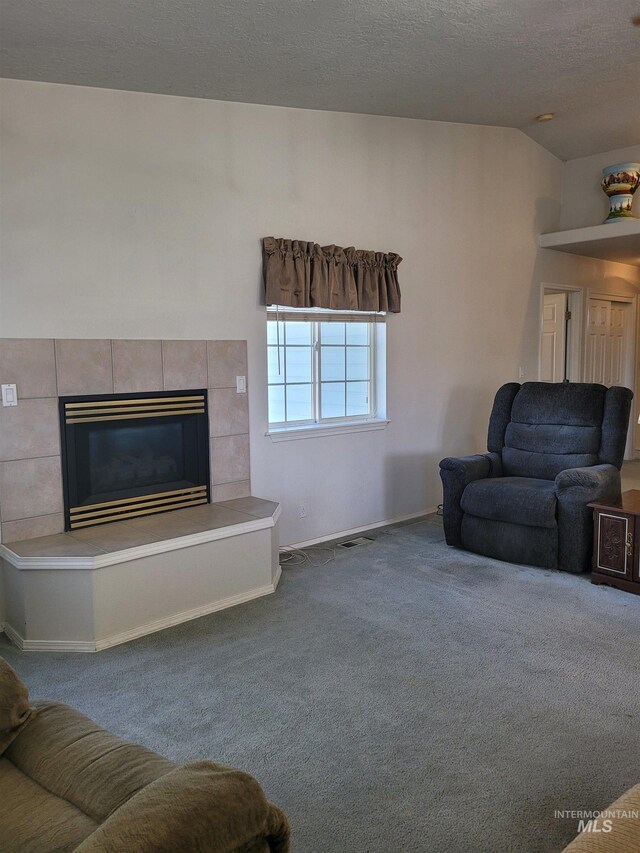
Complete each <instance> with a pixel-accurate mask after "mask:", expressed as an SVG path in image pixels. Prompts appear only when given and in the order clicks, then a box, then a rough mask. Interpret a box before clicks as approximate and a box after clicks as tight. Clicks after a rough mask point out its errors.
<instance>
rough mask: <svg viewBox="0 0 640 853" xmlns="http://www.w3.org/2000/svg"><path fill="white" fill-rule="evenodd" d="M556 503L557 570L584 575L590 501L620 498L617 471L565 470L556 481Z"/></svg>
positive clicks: (611, 468) (597, 468) (604, 468)
mask: <svg viewBox="0 0 640 853" xmlns="http://www.w3.org/2000/svg"><path fill="white" fill-rule="evenodd" d="M555 484H556V497H557V500H558V566H559V568H560V569H562V570H563V571H566V572H576V573H577V572H584V571H587V570H588V569H589V567H590V564H591V552H592V548H593V512H592V510H591V508H590V507H589V506H588V504H589V503H592V502H593V501H600V502H607V501H611V500H616V499H617V498H618V497H619V496H620V491H621V482H620V471H619V470H618V469H617V468H616V467H615V465H593V466H591V467H588V468H568V469H567V470H566V471H561V472H560V473H559V474H558V476H557V477H556V481H555Z"/></svg>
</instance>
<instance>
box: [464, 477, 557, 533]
mask: <svg viewBox="0 0 640 853" xmlns="http://www.w3.org/2000/svg"><path fill="white" fill-rule="evenodd" d="M460 505H461V506H462V509H463V511H464V512H465V513H468V514H469V515H474V516H477V517H478V518H488V519H492V520H493V521H504V522H507V523H508V524H522V525H525V526H527V527H548V528H554V527H556V526H557V525H556V492H555V483H554V482H553V480H542V479H533V478H531V477H491V478H488V479H486V480H474V481H473V482H472V483H469V485H468V486H467V487H466V488H465V490H464V492H463V493H462V500H461V501H460Z"/></svg>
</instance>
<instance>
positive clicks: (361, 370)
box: [347, 347, 369, 379]
mask: <svg viewBox="0 0 640 853" xmlns="http://www.w3.org/2000/svg"><path fill="white" fill-rule="evenodd" d="M368 378H369V347H347V379H368Z"/></svg>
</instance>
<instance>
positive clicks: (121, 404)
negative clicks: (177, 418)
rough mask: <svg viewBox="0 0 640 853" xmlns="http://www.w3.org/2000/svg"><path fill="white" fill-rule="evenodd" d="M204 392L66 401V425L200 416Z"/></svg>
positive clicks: (202, 411) (202, 412) (202, 409)
mask: <svg viewBox="0 0 640 853" xmlns="http://www.w3.org/2000/svg"><path fill="white" fill-rule="evenodd" d="M204 399H205V398H204V395H203V394H194V395H191V396H184V397H138V398H133V399H131V400H98V401H94V402H83V403H65V404H64V415H65V423H67V424H83V423H94V422H96V421H122V420H130V419H133V418H162V417H169V416H171V415H203V414H204V413H205V408H204Z"/></svg>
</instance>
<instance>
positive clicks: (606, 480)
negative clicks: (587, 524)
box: [556, 465, 620, 503]
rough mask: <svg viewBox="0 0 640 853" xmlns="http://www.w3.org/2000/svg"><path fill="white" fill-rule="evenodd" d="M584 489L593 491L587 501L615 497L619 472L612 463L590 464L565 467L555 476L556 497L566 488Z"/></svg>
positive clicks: (618, 485)
mask: <svg viewBox="0 0 640 853" xmlns="http://www.w3.org/2000/svg"><path fill="white" fill-rule="evenodd" d="M576 488H579V489H584V490H587V491H589V492H592V493H593V497H592V498H589V501H587V503H588V502H590V501H596V500H600V499H602V498H605V497H606V498H610V497H617V495H618V494H619V493H620V472H619V471H618V469H617V468H616V467H615V466H614V465H592V466H590V467H588V468H567V469H566V470H565V471H560V473H559V474H558V476H557V477H556V494H557V495H558V498H560V497H561V496H562V493H563V492H566V491H567V490H568V489H576Z"/></svg>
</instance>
